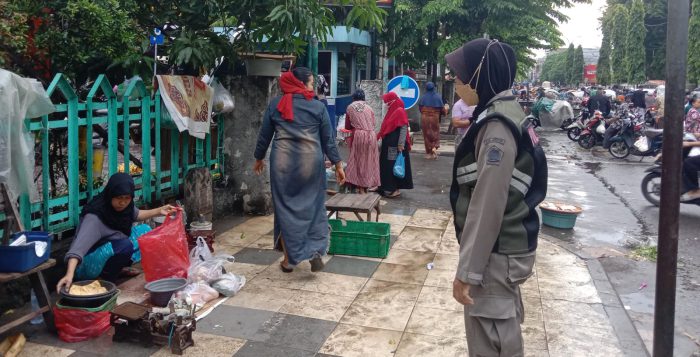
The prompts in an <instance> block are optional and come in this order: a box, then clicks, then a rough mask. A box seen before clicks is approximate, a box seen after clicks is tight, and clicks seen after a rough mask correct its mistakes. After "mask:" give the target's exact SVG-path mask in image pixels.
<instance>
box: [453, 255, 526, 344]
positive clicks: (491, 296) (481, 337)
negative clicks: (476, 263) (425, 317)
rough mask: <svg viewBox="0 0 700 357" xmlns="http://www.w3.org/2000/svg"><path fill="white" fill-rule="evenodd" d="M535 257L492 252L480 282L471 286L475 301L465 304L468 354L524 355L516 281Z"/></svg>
mask: <svg viewBox="0 0 700 357" xmlns="http://www.w3.org/2000/svg"><path fill="white" fill-rule="evenodd" d="M534 261H535V256H534V252H533V253H531V254H528V255H525V256H519V257H513V256H506V255H502V254H496V253H492V254H491V256H490V258H489V263H488V266H487V267H486V271H485V272H484V278H483V283H482V285H480V286H472V287H471V290H470V295H471V296H472V298H473V299H474V305H471V306H469V305H467V306H465V308H464V323H465V327H466V330H467V344H468V346H469V356H470V357H521V356H523V336H522V331H521V329H520V324H521V323H522V322H523V321H524V310H523V302H522V299H521V296H520V285H519V284H522V283H523V282H525V280H526V279H527V277H528V276H529V275H530V274H531V273H532V267H533V265H534Z"/></svg>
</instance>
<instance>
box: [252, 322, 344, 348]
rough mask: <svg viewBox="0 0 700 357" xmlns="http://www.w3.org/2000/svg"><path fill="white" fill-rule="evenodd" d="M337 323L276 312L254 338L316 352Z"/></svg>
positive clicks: (285, 346) (281, 345) (271, 343)
mask: <svg viewBox="0 0 700 357" xmlns="http://www.w3.org/2000/svg"><path fill="white" fill-rule="evenodd" d="M336 325H337V323H336V322H333V321H326V320H319V319H312V318H308V317H302V316H294V315H287V314H282V313H276V314H275V315H274V316H272V318H271V319H269V320H268V321H266V322H264V323H263V324H262V326H261V327H260V329H259V330H258V331H257V332H256V334H255V336H254V337H253V338H252V340H254V341H259V342H265V343H267V344H270V345H275V346H278V347H283V348H291V349H298V350H304V351H309V352H313V353H316V352H318V350H319V349H320V348H321V346H322V345H323V342H324V341H325V340H326V338H328V336H329V335H330V334H331V332H332V331H333V329H334V328H335V326H336Z"/></svg>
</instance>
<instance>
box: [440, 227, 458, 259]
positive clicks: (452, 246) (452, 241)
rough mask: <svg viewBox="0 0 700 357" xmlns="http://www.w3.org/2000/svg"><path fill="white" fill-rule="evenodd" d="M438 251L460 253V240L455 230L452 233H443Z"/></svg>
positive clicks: (450, 253)
mask: <svg viewBox="0 0 700 357" xmlns="http://www.w3.org/2000/svg"><path fill="white" fill-rule="evenodd" d="M437 252H438V253H440V254H449V255H459V242H458V241H457V238H455V236H454V232H453V233H451V234H450V233H448V232H445V234H443V236H442V240H441V241H440V245H439V246H438V250H437Z"/></svg>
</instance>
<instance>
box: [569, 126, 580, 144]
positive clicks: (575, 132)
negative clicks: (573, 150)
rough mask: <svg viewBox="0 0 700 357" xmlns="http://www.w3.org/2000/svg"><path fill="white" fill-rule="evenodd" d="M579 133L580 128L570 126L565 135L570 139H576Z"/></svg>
mask: <svg viewBox="0 0 700 357" xmlns="http://www.w3.org/2000/svg"><path fill="white" fill-rule="evenodd" d="M579 135H581V128H571V129H569V130H568V131H567V132H566V136H568V137H569V140H571V141H578V137H579Z"/></svg>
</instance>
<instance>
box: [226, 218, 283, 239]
mask: <svg viewBox="0 0 700 357" xmlns="http://www.w3.org/2000/svg"><path fill="white" fill-rule="evenodd" d="M272 229H274V221H273V220H269V219H259V218H258V217H255V218H251V219H249V220H247V221H245V222H243V223H242V224H239V225H237V226H235V227H233V229H231V232H237V233H239V232H245V233H252V234H258V235H263V234H268V233H269V232H270V231H271V230H272Z"/></svg>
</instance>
